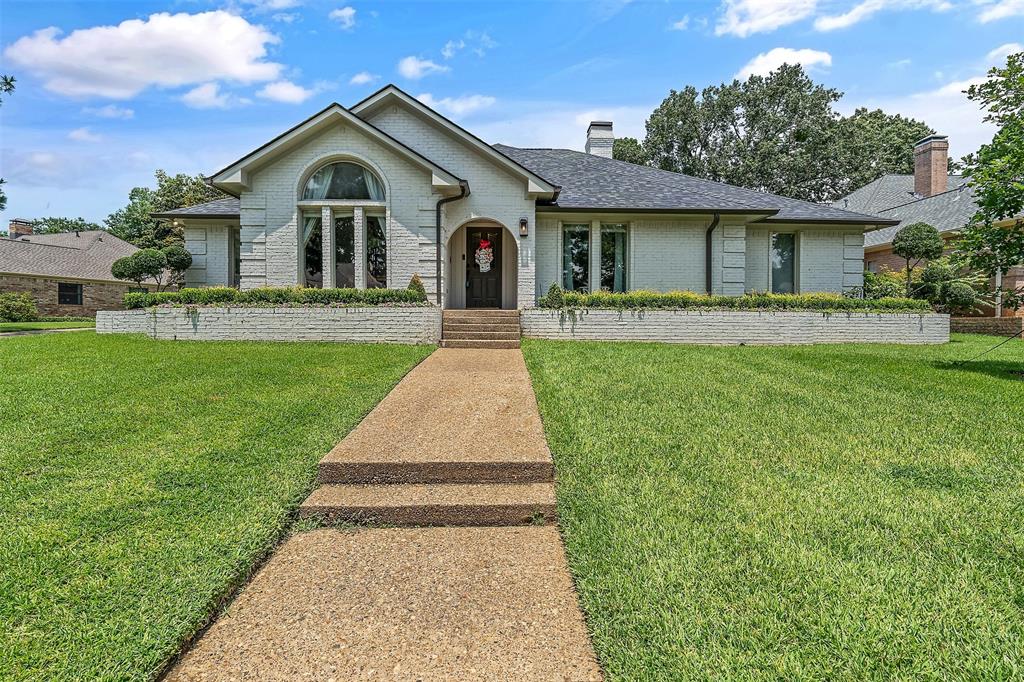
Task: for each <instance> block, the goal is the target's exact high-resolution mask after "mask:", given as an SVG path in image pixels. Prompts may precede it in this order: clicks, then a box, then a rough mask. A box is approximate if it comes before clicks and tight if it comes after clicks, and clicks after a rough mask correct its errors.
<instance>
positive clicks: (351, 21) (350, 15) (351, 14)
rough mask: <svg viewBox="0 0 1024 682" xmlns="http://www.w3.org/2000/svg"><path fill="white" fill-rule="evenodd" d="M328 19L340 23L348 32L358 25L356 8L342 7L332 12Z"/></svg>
mask: <svg viewBox="0 0 1024 682" xmlns="http://www.w3.org/2000/svg"><path fill="white" fill-rule="evenodd" d="M327 18H328V19H333V20H334V21H336V22H338V24H339V25H341V27H342V28H343V29H345V30H346V31H347V30H350V29H351V28H352V27H354V26H355V25H356V10H355V8H354V7H341V8H339V9H334V10H331V13H330V14H328V15H327Z"/></svg>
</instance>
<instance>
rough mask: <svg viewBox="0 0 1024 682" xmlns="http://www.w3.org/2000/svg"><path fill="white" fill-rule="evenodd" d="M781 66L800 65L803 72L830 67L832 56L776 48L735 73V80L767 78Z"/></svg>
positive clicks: (812, 51)
mask: <svg viewBox="0 0 1024 682" xmlns="http://www.w3.org/2000/svg"><path fill="white" fill-rule="evenodd" d="M783 64H800V65H801V66H802V67H804V69H805V70H808V69H811V68H813V67H816V66H826V67H827V66H832V55H830V54H829V53H828V52H822V51H820V50H806V49H805V50H794V49H793V48H791V47H776V48H774V49H771V50H769V51H767V52H762V53H761V54H759V55H757V56H756V57H754V58H753V59H751V60H750V61H749V62H747V63H746V64H745V65H744V66H743V68H742V69H740V70H739V71H737V72H736V76H735V78H739V79H740V80H745V79H747V78H749V77H750V76H753V75H758V76H767V75H768V74H769V73H771V72H772V71H774V70H776V69H777V68H779V67H780V66H782V65H783Z"/></svg>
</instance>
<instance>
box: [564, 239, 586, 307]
mask: <svg viewBox="0 0 1024 682" xmlns="http://www.w3.org/2000/svg"><path fill="white" fill-rule="evenodd" d="M589 286H590V226H589V225H566V226H565V228H564V229H563V231H562V288H563V289H566V290H568V291H587V290H588V287H589Z"/></svg>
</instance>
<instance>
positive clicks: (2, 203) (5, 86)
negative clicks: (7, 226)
mask: <svg viewBox="0 0 1024 682" xmlns="http://www.w3.org/2000/svg"><path fill="white" fill-rule="evenodd" d="M15 82H16V79H15V78H14V76H7V75H2V74H0V95H9V94H11V93H12V92H14V84H15ZM3 101H4V99H3V97H0V104H3ZM4 182H6V180H4V179H3V178H0V211H2V210H4V209H5V208H7V195H6V194H4Z"/></svg>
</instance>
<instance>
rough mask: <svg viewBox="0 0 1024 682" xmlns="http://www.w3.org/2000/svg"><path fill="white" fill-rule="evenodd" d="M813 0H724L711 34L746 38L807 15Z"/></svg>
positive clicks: (815, 5)
mask: <svg viewBox="0 0 1024 682" xmlns="http://www.w3.org/2000/svg"><path fill="white" fill-rule="evenodd" d="M816 7H817V0H725V6H724V12H723V13H722V16H721V18H720V19H719V20H718V24H717V25H716V26H715V35H727V34H728V35H735V36H739V37H740V38H746V37H747V36H749V35H752V34H754V33H765V32H769V31H774V30H775V29H777V28H780V27H782V26H786V25H788V24H792V23H794V22H797V21H800V20H801V19H803V18H805V17H808V16H810V15H811V14H812V13H813V12H814V10H815V8H816Z"/></svg>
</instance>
